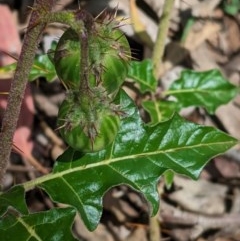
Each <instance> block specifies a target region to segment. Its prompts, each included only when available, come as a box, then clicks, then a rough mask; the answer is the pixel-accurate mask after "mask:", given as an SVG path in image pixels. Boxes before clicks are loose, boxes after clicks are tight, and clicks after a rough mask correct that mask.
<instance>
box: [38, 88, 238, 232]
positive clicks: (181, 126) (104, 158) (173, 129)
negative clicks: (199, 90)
mask: <svg viewBox="0 0 240 241" xmlns="http://www.w3.org/2000/svg"><path fill="white" fill-rule="evenodd" d="M116 104H120V106H121V107H122V110H123V112H124V113H125V114H126V117H122V125H121V127H120V130H119V133H118V135H117V137H116V139H115V142H114V143H113V145H112V146H109V147H108V148H107V149H105V150H102V151H99V152H95V153H88V154H85V155H84V154H83V153H80V152H76V151H74V150H73V149H71V148H68V149H67V150H66V152H65V153H64V154H63V155H62V156H60V157H59V159H58V161H57V163H56V165H55V168H54V173H53V174H50V175H47V176H45V177H44V179H42V181H39V182H38V185H39V186H41V187H42V188H44V190H46V191H47V192H48V194H49V195H50V196H51V198H52V199H53V200H55V201H57V202H62V203H66V204H69V205H73V206H74V207H76V208H77V209H78V211H79V212H80V214H81V217H82V219H83V221H84V223H85V225H86V226H87V227H88V229H90V230H93V229H95V228H96V226H97V224H98V222H99V220H100V217H101V213H102V198H103V195H104V193H105V192H106V191H107V190H108V189H109V188H111V187H113V186H115V185H119V184H127V185H129V186H131V187H132V188H134V189H135V190H137V191H140V192H142V193H143V194H144V196H145V197H146V199H147V200H148V202H149V203H150V204H151V206H152V213H153V214H156V212H157V210H158V205H159V196H158V192H157V182H158V179H159V177H160V176H161V175H162V174H163V173H164V172H165V171H166V170H168V169H172V170H174V171H175V172H177V173H180V174H183V175H186V176H189V177H191V178H194V179H196V178H198V176H199V174H200V172H201V170H202V169H203V167H204V166H205V164H206V163H207V162H208V160H209V159H210V158H212V157H213V156H215V155H217V154H219V153H223V152H225V151H226V150H227V149H229V148H230V147H232V146H233V145H235V144H236V140H235V139H234V138H232V137H230V136H228V135H226V134H225V133H223V132H221V131H219V130H216V129H214V128H213V127H205V126H201V125H197V124H194V123H190V122H187V121H186V120H184V119H183V118H181V117H180V116H178V115H174V116H173V117H172V118H171V119H170V120H168V121H166V122H162V123H159V124H157V125H155V126H153V127H151V126H148V125H145V124H144V123H143V122H142V120H141V119H140V117H139V113H138V111H137V109H136V107H135V105H134V104H133V102H132V100H131V99H130V98H129V97H128V96H127V95H126V94H125V93H124V92H123V91H121V92H120V94H119V95H118V97H117V100H116ZM35 183H36V182H35Z"/></svg>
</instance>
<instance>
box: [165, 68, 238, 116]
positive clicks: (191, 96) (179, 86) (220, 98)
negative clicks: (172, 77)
mask: <svg viewBox="0 0 240 241" xmlns="http://www.w3.org/2000/svg"><path fill="white" fill-rule="evenodd" d="M237 92H238V90H237V88H236V87H235V86H234V85H232V84H231V83H229V81H227V80H226V79H225V78H224V77H223V76H222V74H221V73H220V71H219V70H210V71H205V72H195V71H192V70H185V71H183V72H182V74H181V77H180V78H179V79H178V80H176V81H175V82H174V83H173V84H172V85H171V87H170V89H169V90H168V91H166V94H168V95H173V96H175V97H176V98H177V100H178V101H179V102H180V104H182V106H183V107H187V106H203V107H205V108H206V109H207V111H208V112H209V113H211V114H213V113H214V112H215V110H216V109H217V108H218V107H219V106H220V105H222V104H226V103H228V102H229V101H230V100H231V99H233V98H234V97H235V96H236V94H237Z"/></svg>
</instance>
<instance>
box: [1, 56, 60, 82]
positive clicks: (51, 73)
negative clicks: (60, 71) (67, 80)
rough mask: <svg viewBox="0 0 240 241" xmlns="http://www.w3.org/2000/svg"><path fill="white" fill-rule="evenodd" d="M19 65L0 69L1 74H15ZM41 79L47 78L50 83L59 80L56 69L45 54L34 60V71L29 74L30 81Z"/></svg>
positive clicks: (10, 65) (15, 64)
mask: <svg viewBox="0 0 240 241" xmlns="http://www.w3.org/2000/svg"><path fill="white" fill-rule="evenodd" d="M16 66H17V63H13V64H9V65H6V66H3V67H1V68H0V73H1V74H13V72H14V71H15V69H16ZM39 77H45V78H46V80H47V81H48V82H52V81H53V80H54V79H56V78H57V74H56V71H55V67H54V65H53V63H52V62H51V61H50V59H49V57H48V56H47V55H45V54H42V55H38V56H36V57H35V59H34V63H33V66H32V69H31V71H30V73H29V81H33V80H36V79H37V78H39Z"/></svg>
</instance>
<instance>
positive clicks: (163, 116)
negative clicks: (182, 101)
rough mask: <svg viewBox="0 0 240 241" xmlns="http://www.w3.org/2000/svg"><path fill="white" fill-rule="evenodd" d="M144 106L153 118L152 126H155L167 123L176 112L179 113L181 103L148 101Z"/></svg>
mask: <svg viewBox="0 0 240 241" xmlns="http://www.w3.org/2000/svg"><path fill="white" fill-rule="evenodd" d="M142 106H143V108H144V109H145V110H146V111H147V112H148V113H149V115H150V117H151V122H150V125H155V124H156V123H159V122H161V121H165V120H167V119H169V118H170V117H171V116H172V115H173V113H174V112H178V111H179V110H180V105H179V103H178V102H174V101H163V100H160V101H152V100H147V101H144V102H143V103H142Z"/></svg>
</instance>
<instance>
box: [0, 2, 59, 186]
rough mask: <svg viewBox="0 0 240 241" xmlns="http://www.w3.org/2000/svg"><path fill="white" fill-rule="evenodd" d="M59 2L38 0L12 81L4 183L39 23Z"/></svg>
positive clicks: (0, 160) (3, 141) (0, 158)
mask: <svg viewBox="0 0 240 241" xmlns="http://www.w3.org/2000/svg"><path fill="white" fill-rule="evenodd" d="M56 1H57V0H36V1H35V3H34V5H33V9H32V14H31V18H30V22H29V28H28V30H27V32H26V35H25V37H24V40H23V46H22V51H21V54H20V57H19V61H18V64H17V67H16V72H15V75H14V78H13V81H12V85H11V89H10V93H9V97H8V105H7V108H6V111H5V113H4V117H3V120H2V127H1V133H0V181H1V182H2V180H3V177H4V173H5V171H6V167H7V164H8V160H9V157H10V153H11V149H12V139H13V135H14V132H15V129H16V126H17V120H18V116H19V113H20V109H21V104H22V100H23V97H24V92H25V89H26V84H27V81H28V75H29V72H30V70H31V67H32V64H33V60H34V56H35V51H36V49H37V47H38V42H39V40H40V37H41V33H42V31H43V29H44V28H45V25H46V23H41V22H40V21H39V19H40V17H41V15H45V14H46V12H50V11H51V10H52V7H53V6H54V4H55V3H56Z"/></svg>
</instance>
